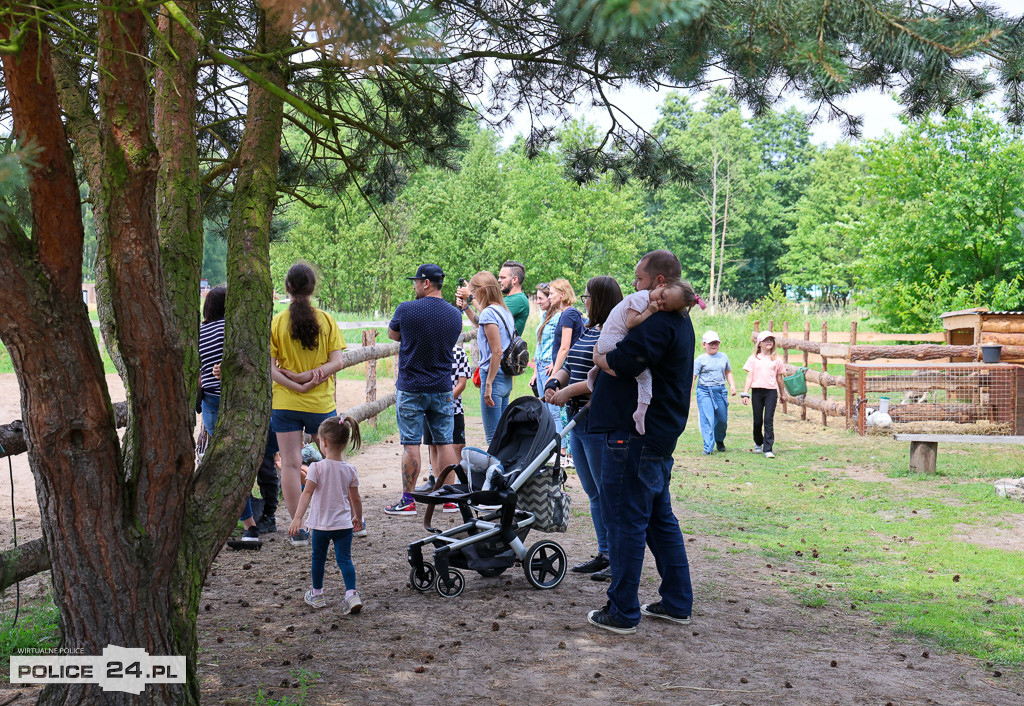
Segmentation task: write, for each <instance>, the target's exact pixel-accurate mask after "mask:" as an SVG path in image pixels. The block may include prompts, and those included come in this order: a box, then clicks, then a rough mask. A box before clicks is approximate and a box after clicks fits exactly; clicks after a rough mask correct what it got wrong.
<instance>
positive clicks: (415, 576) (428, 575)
mask: <svg viewBox="0 0 1024 706" xmlns="http://www.w3.org/2000/svg"><path fill="white" fill-rule="evenodd" d="M436 580H437V572H436V571H434V565H433V564H431V563H430V562H429V561H425V562H423V568H422V569H420V570H419V571H418V572H417V571H416V568H415V567H413V569H412V570H411V571H410V572H409V584H410V585H411V586H412V587H413V588H415V589H416V590H417V591H419V592H420V593H426V592H427V591H429V590H430V589H431V588H433V587H434V581H436Z"/></svg>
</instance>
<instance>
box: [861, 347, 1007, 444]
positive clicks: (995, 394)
mask: <svg viewBox="0 0 1024 706" xmlns="http://www.w3.org/2000/svg"><path fill="white" fill-rule="evenodd" d="M1022 373H1024V368H1021V367H1020V366H1016V365H1005V364H1003V365H984V364H974V363H903V364H900V363H886V364H884V365H870V364H856V363H851V364H849V365H847V366H846V395H847V406H846V409H847V421H848V423H849V424H855V425H856V427H857V430H858V431H859V433H860V434H861V435H864V434H870V433H892V432H903V433H953V434H989V435H1012V434H1020V433H1022V425H1024V409H1022V399H1021V389H1022V384H1021V381H1022ZM886 407H887V408H888V409H887V414H888V417H886V416H885V415H884V414H876V412H879V411H882V410H884V409H885V408H886Z"/></svg>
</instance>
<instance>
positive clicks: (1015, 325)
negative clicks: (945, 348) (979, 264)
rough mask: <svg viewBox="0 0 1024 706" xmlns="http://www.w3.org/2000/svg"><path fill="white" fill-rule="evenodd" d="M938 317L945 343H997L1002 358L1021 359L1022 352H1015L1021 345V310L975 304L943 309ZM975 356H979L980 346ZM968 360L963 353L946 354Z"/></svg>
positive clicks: (1023, 359)
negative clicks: (960, 355)
mask: <svg viewBox="0 0 1024 706" xmlns="http://www.w3.org/2000/svg"><path fill="white" fill-rule="evenodd" d="M941 318H942V327H943V329H944V334H945V340H946V343H947V344H948V345H954V346H975V345H976V346H981V345H985V344H995V345H1001V346H1004V349H1003V355H1002V362H1004V363H1024V355H1022V354H1020V353H1019V352H1018V351H1019V350H1021V348H1020V347H1021V346H1024V311H989V310H988V309H987V308H985V307H978V308H976V309H964V310H962V311H950V312H946V313H945V314H943V315H942V317H941ZM1006 346H1012V347H1013V349H1010V350H1007V348H1005V347H1006ZM1014 349H1016V350H1014ZM977 359H978V360H980V359H981V349H980V348H979V349H978V354H977ZM971 360H972V359H971V358H964V357H953V358H950V362H952V363H964V362H970V361H971Z"/></svg>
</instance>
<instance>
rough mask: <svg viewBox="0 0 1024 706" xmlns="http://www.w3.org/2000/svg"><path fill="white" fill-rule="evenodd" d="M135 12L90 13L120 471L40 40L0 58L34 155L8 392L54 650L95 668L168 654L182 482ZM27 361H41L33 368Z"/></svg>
mask: <svg viewBox="0 0 1024 706" xmlns="http://www.w3.org/2000/svg"><path fill="white" fill-rule="evenodd" d="M136 8H137V6H136V5H135V4H134V3H133V4H131V5H130V6H127V7H126V8H125V9H124V11H120V12H119V11H118V10H117V8H112V7H109V6H108V8H107V9H105V10H104V11H102V12H101V14H100V21H99V45H100V50H99V54H98V64H99V72H98V73H99V77H100V91H99V96H100V103H101V115H102V119H101V121H100V128H101V129H100V144H101V150H102V152H101V157H100V161H101V167H102V176H101V179H102V181H103V183H104V184H105V185H106V186H107V187H108V188H107V189H106V191H105V192H104V193H103V194H101V195H100V206H101V208H103V209H105V212H106V213H107V214H108V216H109V224H110V228H109V230H110V237H109V252H110V257H109V259H108V262H107V265H108V274H109V282H110V285H111V291H112V294H113V295H114V296H113V299H112V302H113V324H114V332H115V333H116V335H117V338H118V340H119V342H120V344H121V352H122V354H123V356H124V362H125V370H126V373H127V375H126V380H125V382H126V387H127V388H128V389H129V390H130V397H129V405H130V407H131V417H132V420H133V424H132V425H130V428H129V430H128V432H127V435H126V443H125V452H124V456H123V465H122V454H121V449H120V448H119V442H118V438H117V434H116V431H115V424H114V415H113V411H112V408H111V405H110V401H109V398H108V395H107V390H106V385H105V379H104V375H103V366H102V362H101V360H100V357H99V351H98V350H97V348H96V344H95V340H94V338H93V331H92V326H91V324H90V322H89V320H88V316H87V312H86V310H85V307H84V304H83V303H82V300H81V291H80V285H81V259H80V258H81V252H82V242H83V231H82V222H81V212H80V205H79V202H78V188H77V182H76V180H75V175H74V171H73V168H72V163H71V158H70V149H69V146H68V143H67V139H66V137H65V132H64V127H63V125H62V123H61V119H60V112H59V108H58V100H57V89H56V85H55V80H54V75H53V71H52V65H51V61H50V56H49V53H50V50H49V45H48V42H47V36H46V34H45V33H44V32H41V31H38V29H39V28H38V27H32V28H30V31H27V32H26V36H27V37H28V39H27V40H26V44H25V46H24V49H23V50H22V52H21V53H20V54H18V55H17V56H13V57H9V56H5V57H4V69H5V80H6V84H7V87H8V91H9V93H10V95H11V97H12V109H13V110H12V112H13V115H14V123H15V129H16V131H17V132H18V134H19V138H20V139H21V140H22V143H23V144H28V143H29V141H30V140H31V141H33V142H34V144H36V145H39V146H40V148H41V154H42V155H44V159H43V160H42V163H41V165H40V167H39V168H37V169H33V170H32V171H31V172H30V178H31V183H32V196H33V211H34V214H35V216H34V229H33V234H32V240H31V241H29V240H28V239H27V238H25V236H24V235H23V234H20V233H19V232H18V231H17V229H16V226H15V225H14V224H12V223H10V222H5V223H3V224H2V226H3V227H2V232H0V248H2V250H3V252H2V253H0V255H2V256H0V279H2V280H3V281H4V282H5V285H6V286H5V288H4V290H3V293H2V294H0V296H2V297H3V301H2V306H0V333H2V334H3V337H4V342H5V343H6V344H7V346H8V349H9V350H10V351H11V355H12V359H13V360H14V364H15V369H16V371H17V373H18V379H19V383H20V384H21V386H22V399H23V400H24V404H25V409H24V410H23V413H24V418H25V421H26V426H27V432H28V453H29V460H30V463H31V466H32V470H33V473H34V475H35V479H36V489H37V495H38V500H39V506H40V512H41V514H42V525H43V536H44V541H45V543H46V547H47V551H48V554H49V556H50V559H51V561H52V565H53V584H54V592H55V597H56V602H57V604H58V606H59V608H60V613H61V628H62V633H63V640H64V644H65V646H70V647H76V648H81V649H82V650H83V651H84V653H86V654H100V653H101V652H102V650H103V648H104V647H106V645H107V644H117V645H124V646H129V647H142V648H145V649H147V650H148V651H149V652H150V653H152V654H180V653H181V650H180V649H179V644H180V642H179V636H178V635H177V634H176V633H175V630H174V628H175V627H176V626H174V625H172V623H171V621H170V620H168V619H167V618H168V614H169V613H170V611H171V609H172V606H171V591H170V588H171V585H172V582H173V579H174V578H175V568H176V563H175V558H176V557H177V554H178V544H179V541H180V536H181V532H182V524H183V518H184V512H183V505H184V498H185V495H186V491H187V489H188V485H189V483H190V481H191V477H192V440H191V436H190V434H189V430H190V429H189V428H190V426H191V425H190V424H188V419H187V418H186V416H185V414H184V410H185V409H186V405H185V404H184V390H185V386H184V381H183V376H182V371H181V347H180V341H178V340H177V338H176V335H175V332H174V330H173V327H172V326H171V321H170V317H169V315H168V306H167V301H166V296H165V294H164V291H163V278H162V274H161V270H160V256H159V250H158V247H157V238H156V221H155V217H154V191H155V189H154V186H155V181H156V180H155V174H156V170H155V167H156V161H157V160H156V154H155V150H154V147H153V144H152V140H151V137H150V121H149V112H150V111H149V90H148V75H147V65H146V55H147V49H146V36H147V34H148V28H147V24H146V20H145V17H144V16H143V14H142V13H141V12H139V11H138V10H137V9H136ZM9 18H10V16H8V21H10V20H9ZM5 31H9V29H7V28H5ZM69 253H72V254H75V253H77V256H75V255H70V256H69V255H68V254H69ZM41 350H45V351H46V355H38V352H39V351H41ZM54 390H75V395H74V398H73V399H72V398H70V397H69V396H65V395H55V394H53V391H54ZM138 449H145V451H146V455H145V456H144V457H143V456H142V455H141V454H138V453H136V450H138ZM125 587H130V590H125ZM194 669H195V665H194V661H193V662H192V663H190V665H189V674H190V675H191V676H192V678H191V679H190V685H189V686H186V687H184V688H183V687H182V686H181V685H151V686H150V687H149V688H148V689H147V690H146V691H145V692H144V693H143V694H142V695H141V696H140V697H133V696H129V695H127V694H119V693H117V692H110V693H104V692H102V691H101V690H100V689H99V688H98V687H96V686H92V685H54V686H51V687H49V688H47V689H46V690H45V691H44V692H43V694H42V696H41V697H40V701H41V702H43V703H119V702H129V701H130V702H134V703H140V702H142V703H145V702H159V703H185V702H187V701H190V700H192V701H194V700H196V698H197V697H198V687H197V686H196V682H195V678H194Z"/></svg>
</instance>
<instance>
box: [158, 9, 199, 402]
mask: <svg viewBox="0 0 1024 706" xmlns="http://www.w3.org/2000/svg"><path fill="white" fill-rule="evenodd" d="M178 7H179V8H180V9H181V10H182V11H183V12H184V13H185V15H186V16H187V17H188V18H189V19H190V20H191V21H192V22H193V23H195V22H197V19H198V11H197V9H196V6H195V3H194V2H192V1H191V0H183V1H182V2H179V3H178ZM157 29H158V30H159V31H160V34H161V35H162V36H163V40H164V41H162V42H158V43H156V46H155V47H154V59H155V62H156V66H157V69H156V72H155V76H154V84H155V88H156V95H155V97H154V100H153V107H154V131H153V134H154V138H155V141H156V147H157V150H158V151H159V153H160V166H159V169H158V170H157V186H156V194H157V222H158V228H159V233H160V256H161V264H162V268H163V272H164V277H165V281H166V285H167V296H168V298H169V300H170V303H171V311H172V316H173V321H174V324H175V327H176V329H177V332H178V338H179V339H180V340H181V342H182V353H183V355H184V360H183V363H184V371H185V384H186V386H187V391H186V393H185V402H186V405H187V406H188V407H191V404H190V403H191V400H193V399H194V395H195V390H196V388H197V387H198V384H199V383H198V375H199V325H198V320H197V317H196V302H198V301H199V277H200V273H201V269H202V262H203V213H202V199H201V195H200V180H199V149H198V143H197V141H196V60H197V58H198V54H199V48H198V45H197V43H196V40H195V39H194V38H193V37H192V36H191V35H190V34H189V33H188V32H187V31H186V30H185V28H184V27H181V26H180V25H179V24H178V23H177V22H175V21H174V20H172V19H171V18H170V17H169V16H168V15H167V13H166V12H161V14H160V15H159V17H158V18H157ZM172 52H173V53H172Z"/></svg>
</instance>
